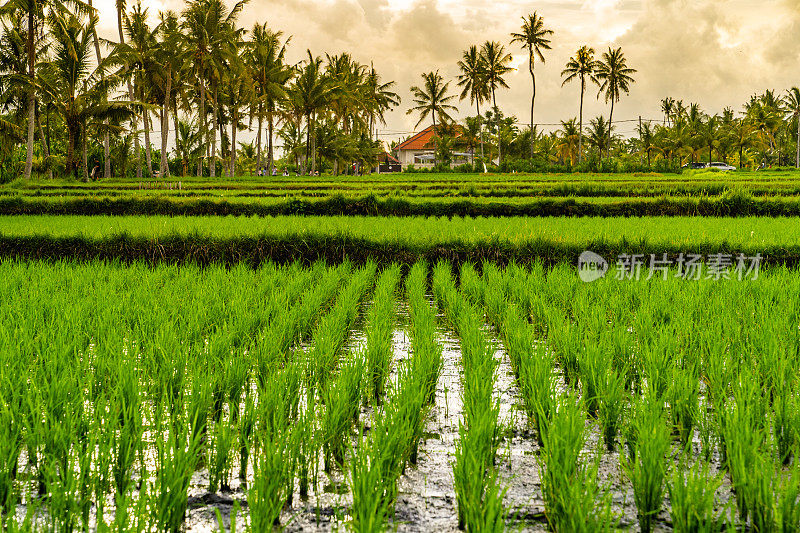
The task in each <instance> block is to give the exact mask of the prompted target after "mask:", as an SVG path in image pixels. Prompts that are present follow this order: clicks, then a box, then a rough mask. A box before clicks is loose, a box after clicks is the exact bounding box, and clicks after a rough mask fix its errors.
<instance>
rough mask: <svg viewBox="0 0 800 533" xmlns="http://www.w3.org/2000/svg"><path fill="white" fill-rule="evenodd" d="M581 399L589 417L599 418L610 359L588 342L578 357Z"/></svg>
mask: <svg viewBox="0 0 800 533" xmlns="http://www.w3.org/2000/svg"><path fill="white" fill-rule="evenodd" d="M578 368H579V369H580V383H581V392H582V394H581V397H582V398H583V403H584V405H585V406H586V412H587V413H588V414H589V416H592V417H594V418H597V414H598V411H599V410H600V387H601V381H602V380H603V379H604V377H605V375H606V372H607V371H608V370H610V369H609V365H608V359H607V357H606V355H605V354H604V353H603V352H602V350H601V349H599V348H598V347H596V346H594V345H593V344H590V343H589V342H588V341H587V343H586V346H585V347H584V349H583V350H581V351H580V353H579V355H578Z"/></svg>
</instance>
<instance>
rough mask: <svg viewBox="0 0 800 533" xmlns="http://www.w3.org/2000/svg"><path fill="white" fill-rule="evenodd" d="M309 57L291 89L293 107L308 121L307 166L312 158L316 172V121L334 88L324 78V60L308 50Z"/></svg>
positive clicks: (301, 67)
mask: <svg viewBox="0 0 800 533" xmlns="http://www.w3.org/2000/svg"><path fill="white" fill-rule="evenodd" d="M307 54H308V57H307V58H306V60H305V61H304V62H303V64H302V65H301V66H300V67H299V70H298V74H297V77H296V78H295V80H294V83H293V84H292V87H291V89H290V92H291V98H292V101H293V105H294V106H295V108H296V109H297V113H298V114H299V115H300V116H302V117H304V118H305V121H306V164H307V163H308V161H309V158H311V165H312V167H311V170H312V172H314V171H315V170H316V158H315V157H314V153H315V152H314V149H313V148H312V144H311V143H312V141H313V131H312V130H313V129H314V120H315V117H316V114H317V112H319V111H320V110H321V109H323V108H324V107H325V106H326V105H327V104H328V100H329V98H330V96H331V92H332V90H333V87H332V86H331V83H330V80H329V79H328V78H326V77H325V76H324V73H323V69H322V59H321V58H319V57H315V56H314V55H312V54H311V50H307Z"/></svg>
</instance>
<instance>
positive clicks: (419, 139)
mask: <svg viewBox="0 0 800 533" xmlns="http://www.w3.org/2000/svg"><path fill="white" fill-rule="evenodd" d="M432 138H433V126H428V127H427V128H425V129H424V130H422V131H421V132H419V133H417V134H416V135H414V136H413V137H411V138H410V139H408V140H406V141H403V142H401V143H400V144H398V145H397V146H396V147H395V150H428V149H431V148H432V147H433V144H432V143H431V139H432ZM429 143H430V145H429Z"/></svg>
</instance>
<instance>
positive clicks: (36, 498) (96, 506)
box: [0, 262, 369, 531]
mask: <svg viewBox="0 0 800 533" xmlns="http://www.w3.org/2000/svg"><path fill="white" fill-rule="evenodd" d="M350 269H351V267H349V265H347V264H344V265H341V266H339V267H337V268H334V269H330V268H327V267H325V266H324V265H321V264H319V265H314V266H313V267H311V268H309V269H304V268H300V267H299V266H298V265H289V266H286V267H275V266H274V265H271V264H270V265H265V266H264V267H263V268H261V269H258V270H255V271H254V270H251V269H248V268H241V267H237V268H234V269H232V270H228V269H224V268H212V269H197V268H190V267H182V268H178V267H166V266H164V267H159V268H157V269H150V268H147V267H144V266H141V265H134V266H131V267H124V268H121V267H119V266H117V265H109V264H99V263H94V264H86V265H73V264H67V263H57V264H46V263H13V262H6V263H3V264H2V265H0V270H1V271H2V274H3V277H4V279H5V280H6V283H5V284H4V285H3V287H2V288H0V291H1V292H2V303H0V315H1V316H2V317H3V320H4V322H5V323H8V324H12V323H13V324H15V326H14V327H13V328H7V329H4V330H3V332H2V334H0V343H2V350H0V353H1V355H0V363H2V364H0V369H2V370H0V384H2V393H1V394H0V418H2V420H3V422H8V423H7V424H6V423H4V424H3V428H2V431H1V432H0V449H2V450H3V451H6V452H7V454H6V455H4V460H3V464H2V465H0V497H1V498H2V502H1V503H0V507H1V508H2V515H3V517H4V518H3V520H4V522H6V521H8V522H9V523H10V524H12V525H11V526H9V527H15V526H14V525H13V524H14V523H15V518H14V514H15V512H14V511H15V510H16V509H17V508H16V506H17V505H18V504H22V505H24V506H25V507H26V508H27V509H28V512H29V515H30V516H33V517H35V516H45V517H46V518H45V520H46V521H47V523H49V524H53V525H54V527H57V528H58V529H59V530H70V529H72V528H75V527H81V528H83V527H88V525H89V524H90V523H91V524H98V526H97V527H101V526H102V525H103V524H106V525H111V524H113V525H114V527H115V528H117V529H125V530H127V529H128V528H140V529H147V528H148V527H149V528H158V529H163V530H171V531H177V530H178V529H180V528H181V527H182V526H181V524H182V522H183V519H184V515H185V511H186V501H187V500H186V496H187V489H188V487H189V483H190V480H191V479H192V477H193V475H194V473H195V472H196V471H197V470H198V469H206V470H207V471H208V479H209V481H208V483H209V485H208V490H209V491H211V492H215V491H217V490H227V489H229V488H230V487H231V483H232V477H233V476H234V475H235V461H234V458H235V456H236V455H239V459H240V461H239V463H240V469H239V474H240V477H241V478H243V479H247V480H248V481H249V482H250V483H251V484H253V483H255V481H256V480H265V479H268V480H270V483H272V482H274V480H275V479H281V480H282V481H281V483H280V485H282V488H281V491H280V493H279V494H281V496H280V497H279V498H278V500H280V504H279V505H278V504H274V500H275V497H274V494H275V493H274V491H273V492H270V491H269V490H267V489H266V488H264V485H259V483H260V482H259V483H255V485H254V486H260V487H261V488H260V489H258V490H259V493H258V494H259V495H265V494H268V493H269V494H272V496H268V497H267V496H263V497H262V496H259V497H261V499H262V501H265V500H263V498H265V497H266V498H268V499H269V498H272V501H273V504H270V507H269V508H270V509H271V511H269V512H268V513H267V514H270V513H273V514H274V512H275V510H276V509H277V510H278V512H279V511H280V510H281V509H282V508H283V505H285V504H286V502H287V501H290V500H291V494H292V492H293V491H292V489H291V487H292V486H293V485H294V483H295V475H294V473H293V472H294V469H296V467H297V465H298V458H297V456H296V454H294V452H293V450H295V449H296V448H297V446H296V443H297V442H298V441H299V440H300V438H301V436H302V435H303V433H302V431H301V430H305V429H307V428H308V427H313V426H309V425H308V424H305V425H304V424H301V423H298V421H302V420H303V417H302V416H301V415H302V414H303V413H302V412H301V410H300V408H299V406H300V390H301V382H302V379H303V376H304V375H305V366H304V365H301V362H295V361H292V360H291V358H290V357H289V356H288V354H287V350H288V349H289V348H290V347H291V345H292V344H294V343H295V342H297V341H298V340H299V339H300V338H301V337H302V336H304V335H306V334H307V332H309V331H310V330H311V326H312V325H313V324H314V323H315V322H316V321H317V319H316V317H317V316H319V313H320V310H321V309H323V308H324V307H325V306H326V305H327V302H328V301H329V300H330V299H331V297H332V296H333V295H335V293H336V291H337V287H338V285H339V283H340V281H341V280H342V279H344V278H345V277H347V276H348V275H349V274H348V273H349V271H350ZM367 277H369V276H367ZM361 278H362V279H363V278H364V276H363V275H362V276H361ZM165 301H168V302H170V305H163V302H165ZM349 324H350V323H348V325H346V326H345V327H344V330H345V331H348V330H349V327H350V326H349ZM253 383H255V384H257V385H258V387H257V388H253V387H252V386H251V385H252V384H253ZM359 402H360V398H359V397H357V398H356V405H358V403H359ZM312 422H313V421H312ZM289 428H291V430H290V429H289ZM311 433H313V429H312V430H311V431H308V434H311ZM278 452H280V453H278ZM276 454H277V455H278V456H280V457H282V458H283V459H281V460H280V461H277V462H275V461H276V460H275V458H276ZM248 458H250V459H252V464H251V465H249V464H248ZM270 465H271V466H270ZM250 467H252V469H251V468H250ZM278 467H280V469H279V471H280V472H282V475H281V476H277V474H276V472H277V470H274V469H275V468H278ZM270 468H272V470H270ZM253 475H255V477H253ZM27 480H32V481H33V482H34V483H33V486H31V485H30V484H29V482H28V481H27ZM192 483H194V482H192ZM31 488H32V490H30V489H31ZM256 496H258V495H254V497H256ZM109 498H110V499H109ZM254 501H255V500H254ZM37 508H40V509H42V510H44V511H45V515H38V514H30V513H34V511H35V510H36V509H37ZM260 508H261V507H258V506H257V505H255V504H253V505H251V506H250V516H251V518H253V519H254V518H255V516H256V514H258V513H259V511H257V509H260ZM265 512H267V511H265ZM109 516H110V517H111V518H109ZM109 520H110V522H109ZM272 521H273V518H269V520H267V522H269V523H272Z"/></svg>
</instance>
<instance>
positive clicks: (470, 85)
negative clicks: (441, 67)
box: [458, 45, 489, 159]
mask: <svg viewBox="0 0 800 533" xmlns="http://www.w3.org/2000/svg"><path fill="white" fill-rule="evenodd" d="M458 68H459V70H461V74H459V75H458V86H459V87H461V94H460V95H459V99H460V100H465V99H466V98H469V101H470V103H471V104H475V108H476V110H477V111H478V115H477V117H478V120H479V121H480V120H481V103H483V102H485V101H486V100H488V99H489V90H488V85H487V83H486V64H485V62H484V58H483V55H482V54H481V53H480V51H479V50H478V47H477V46H475V45H472V46H470V47H469V48H468V49H467V50H465V51H464V53H463V55H462V57H461V61H459V62H458ZM479 125H480V130H479V136H480V140H481V143H480V144H481V159H483V157H484V154H483V124H481V123H480V122H479Z"/></svg>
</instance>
